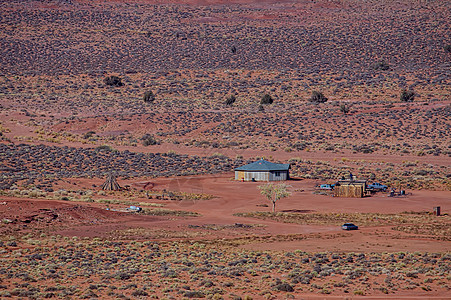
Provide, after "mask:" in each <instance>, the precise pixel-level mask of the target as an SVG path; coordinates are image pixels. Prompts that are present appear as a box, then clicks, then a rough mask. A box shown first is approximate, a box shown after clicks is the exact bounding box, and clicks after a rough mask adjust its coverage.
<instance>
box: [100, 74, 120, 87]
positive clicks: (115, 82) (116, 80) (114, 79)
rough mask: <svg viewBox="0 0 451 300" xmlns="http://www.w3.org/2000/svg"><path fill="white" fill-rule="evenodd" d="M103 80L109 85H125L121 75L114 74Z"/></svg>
mask: <svg viewBox="0 0 451 300" xmlns="http://www.w3.org/2000/svg"><path fill="white" fill-rule="evenodd" d="M103 82H104V83H105V84H106V85H109V86H123V85H124V84H123V83H122V79H121V78H120V77H117V76H114V75H111V76H108V77H105V79H104V80H103Z"/></svg>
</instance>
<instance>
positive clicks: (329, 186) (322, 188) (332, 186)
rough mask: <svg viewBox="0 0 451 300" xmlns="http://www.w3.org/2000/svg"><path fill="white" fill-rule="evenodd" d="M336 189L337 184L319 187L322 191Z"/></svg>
mask: <svg viewBox="0 0 451 300" xmlns="http://www.w3.org/2000/svg"><path fill="white" fill-rule="evenodd" d="M334 187H335V184H321V185H320V186H319V188H320V189H321V190H333V189H334Z"/></svg>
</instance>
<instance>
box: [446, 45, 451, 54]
mask: <svg viewBox="0 0 451 300" xmlns="http://www.w3.org/2000/svg"><path fill="white" fill-rule="evenodd" d="M444 49H445V52H446V53H451V45H446V46H445V47H444Z"/></svg>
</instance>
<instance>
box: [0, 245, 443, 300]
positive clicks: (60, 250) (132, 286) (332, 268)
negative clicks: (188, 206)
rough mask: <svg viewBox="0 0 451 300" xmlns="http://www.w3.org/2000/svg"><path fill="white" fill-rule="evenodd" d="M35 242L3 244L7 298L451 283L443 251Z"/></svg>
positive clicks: (377, 290) (240, 295) (331, 290)
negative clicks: (313, 250)
mask: <svg viewBox="0 0 451 300" xmlns="http://www.w3.org/2000/svg"><path fill="white" fill-rule="evenodd" d="M33 239H35V238H34V237H33V236H28V237H26V238H25V239H20V240H17V241H14V242H13V241H9V242H6V243H5V242H2V245H1V247H2V248H3V251H2V252H3V253H2V260H3V265H2V269H1V270H2V272H1V273H0V276H1V278H2V280H3V283H2V291H1V293H2V297H37V298H40V297H43V298H50V297H56V298H60V297H66V298H78V299H85V298H92V297H108V298H109V297H116V298H136V297H142V296H152V297H158V298H160V297H175V298H179V297H180V298H212V299H222V298H233V299H246V297H248V298H247V299H250V297H251V296H254V297H257V298H259V297H264V298H268V297H282V296H283V297H287V296H288V295H290V294H297V293H300V292H301V293H304V294H305V293H307V294H317V295H328V294H330V295H337V294H349V295H366V294H375V295H384V294H388V295H390V294H396V293H399V292H402V291H417V292H419V293H427V292H433V289H432V288H431V284H432V283H436V284H437V283H438V284H439V285H440V288H438V289H439V291H446V290H447V288H448V285H449V280H448V279H449V271H450V270H449V260H450V256H449V254H441V253H418V252H398V253H384V254H381V253H370V254H365V253H327V252H326V253H308V252H304V251H293V252H273V253H267V252H262V251H243V250H236V249H234V248H232V247H230V246H225V245H221V243H220V242H219V243H218V242H211V243H202V242H197V243H195V244H191V243H186V242H166V243H163V242H151V241H144V242H141V241H135V242H125V241H114V240H85V239H78V238H73V239H62V238H61V237H58V236H52V237H48V238H45V239H44V240H43V241H42V242H41V244H39V245H32V246H31V247H28V248H18V247H17V246H18V245H23V246H24V245H29V244H28V243H30V242H31V240H33ZM57 245H58V246H57ZM116 266H120V269H119V268H116ZM94 278H99V279H100V281H97V280H96V281H93V280H92V279H94ZM380 278H384V279H383V280H381V279H380Z"/></svg>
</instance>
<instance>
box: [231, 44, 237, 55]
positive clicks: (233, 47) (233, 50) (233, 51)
mask: <svg viewBox="0 0 451 300" xmlns="http://www.w3.org/2000/svg"><path fill="white" fill-rule="evenodd" d="M231 50H232V53H233V54H235V53H236V47H235V46H232V48H231Z"/></svg>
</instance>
